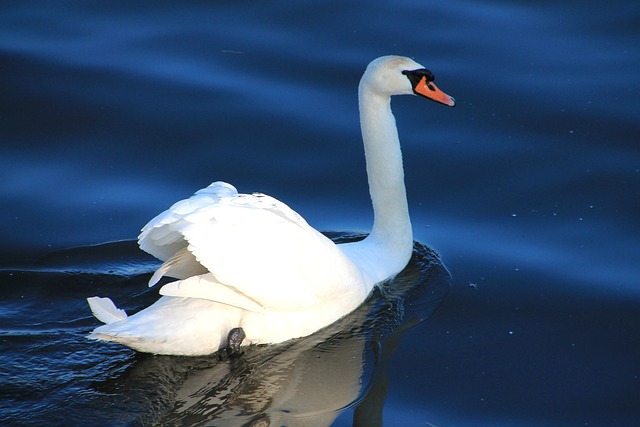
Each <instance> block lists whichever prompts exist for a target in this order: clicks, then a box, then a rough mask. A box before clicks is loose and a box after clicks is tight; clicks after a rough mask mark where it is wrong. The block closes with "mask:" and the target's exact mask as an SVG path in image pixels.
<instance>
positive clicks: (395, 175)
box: [88, 56, 455, 355]
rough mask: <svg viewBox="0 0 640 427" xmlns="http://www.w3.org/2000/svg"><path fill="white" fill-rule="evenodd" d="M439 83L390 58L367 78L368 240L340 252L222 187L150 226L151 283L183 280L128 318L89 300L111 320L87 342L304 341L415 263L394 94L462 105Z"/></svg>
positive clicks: (282, 209)
mask: <svg viewBox="0 0 640 427" xmlns="http://www.w3.org/2000/svg"><path fill="white" fill-rule="evenodd" d="M433 80H434V77H433V74H431V72H430V71H428V70H426V69H425V68H424V67H423V66H422V65H420V64H418V63H416V62H414V61H413V60H412V59H409V58H405V57H400V56H385V57H381V58H378V59H376V60H374V61H373V62H371V63H370V64H369V66H368V67H367V69H366V71H365V73H364V75H363V77H362V79H361V81H360V86H359V91H358V95H359V103H360V125H361V128H362V138H363V141H364V147H365V157H366V163H367V174H368V179H369V191H370V193H371V200H372V203H373V210H374V224H373V230H372V231H371V234H370V235H369V236H368V237H367V238H366V239H364V240H362V241H360V242H355V243H347V244H340V245H336V244H334V243H333V242H332V241H331V240H329V239H328V238H326V237H325V236H324V235H322V234H321V233H319V232H318V231H316V230H314V229H313V228H312V227H310V226H309V225H308V224H307V223H306V222H305V220H304V219H302V217H300V216H299V215H298V214H297V213H296V212H294V211H293V210H292V209H290V208H289V207H288V206H287V205H285V204H284V203H282V202H280V201H278V200H276V199H274V198H272V197H269V196H266V195H263V194H252V195H247V194H238V193H237V191H236V189H235V188H234V187H233V186H231V185H229V184H226V183H223V182H214V183H213V184H211V185H210V186H209V187H207V188H204V189H202V190H200V191H198V192H197V193H195V194H194V195H193V196H192V197H190V198H189V199H186V200H182V201H179V202H178V203H176V204H174V205H173V206H172V207H171V208H169V209H168V210H167V211H165V212H163V213H161V214H160V215H158V216H157V217H155V218H154V219H152V220H151V221H150V222H149V223H148V224H147V225H146V226H145V227H144V228H143V229H142V233H141V234H140V236H139V240H138V241H139V244H140V247H141V248H142V249H143V250H144V251H146V252H148V253H150V254H152V255H153V256H155V257H157V258H159V259H160V260H162V261H164V263H163V264H162V265H161V266H160V268H159V269H158V270H157V272H156V273H155V274H154V275H153V277H152V278H151V280H150V281H149V286H153V285H154V284H155V283H157V281H158V280H159V279H160V278H161V277H162V276H165V275H166V276H169V277H174V278H176V279H180V280H178V281H174V282H171V283H169V284H166V285H165V286H163V287H162V288H161V289H160V294H162V295H164V296H163V297H161V298H160V299H159V300H158V301H157V302H156V303H154V304H153V305H151V306H150V307H148V308H146V309H144V310H142V311H140V312H138V313H136V314H134V315H132V316H129V317H128V316H127V315H126V313H125V312H124V311H123V310H119V309H117V308H116V307H115V305H114V304H113V303H112V302H111V300H109V299H108V298H99V297H92V298H88V301H89V305H90V306H91V310H92V311H93V313H94V315H95V316H96V317H97V318H98V319H99V320H101V321H102V322H105V323H106V325H103V326H100V327H98V328H96V329H95V330H94V331H93V332H92V333H91V335H90V336H89V337H90V338H94V339H98V340H103V341H114V342H117V343H120V344H124V345H126V346H129V347H131V348H133V349H135V350H138V351H142V352H148V353H157V354H173V355H204V354H210V353H213V352H215V351H217V350H218V349H219V348H221V347H226V346H230V347H232V348H234V351H235V350H237V347H238V346H239V345H240V342H241V341H242V339H243V338H244V342H242V345H248V344H258V343H277V342H282V341H285V340H288V339H291V338H296V337H301V336H306V335H309V334H311V333H313V332H315V331H317V330H318V329H320V328H322V327H324V326H327V325H329V324H331V323H333V322H334V321H336V320H337V319H339V318H340V317H342V316H344V315H345V314H347V313H349V312H351V311H352V310H353V309H355V308H356V307H358V306H359V305H360V304H361V303H362V302H363V301H364V300H365V298H366V297H367V296H368V295H369V293H370V292H371V290H372V289H373V287H374V286H375V285H376V284H377V283H380V282H382V281H384V280H386V279H388V278H390V277H392V276H394V275H395V274H397V273H399V272H400V271H401V270H402V269H403V268H404V267H405V266H406V264H407V263H408V262H409V259H410V257H411V253H412V248H413V236H412V231H411V222H410V220H409V212H408V207H407V199H406V194H405V186H404V172H403V167H402V154H401V152H400V142H399V140H398V133H397V130H396V125H395V119H394V117H393V114H392V112H391V108H390V97H391V95H404V94H418V95H422V96H425V97H427V98H430V99H432V100H435V101H437V102H440V103H443V104H445V105H449V106H454V104H455V101H454V99H453V98H451V97H450V96H448V95H446V94H445V93H443V92H442V91H440V90H439V89H438V88H436V86H435V85H434V84H433ZM240 328H241V329H240ZM230 331H233V333H231V334H230Z"/></svg>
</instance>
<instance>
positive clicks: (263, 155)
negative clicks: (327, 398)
mask: <svg viewBox="0 0 640 427" xmlns="http://www.w3.org/2000/svg"><path fill="white" fill-rule="evenodd" d="M638 22H640V10H639V9H638V8H637V7H635V3H633V2H631V1H619V2H614V3H610V4H607V5H606V7H603V5H602V4H601V3H598V2H594V1H587V2H576V1H570V2H562V3H554V2H542V3H540V2H539V3H537V4H530V3H528V2H506V1H498V2H495V1H493V2H491V1H482V2H466V1H452V2H447V3H443V4H430V3H428V2H422V1H407V2H402V4H397V3H396V2H384V1H375V2H368V3H367V4H366V6H365V5H363V4H361V3H358V2H328V3H327V2H323V3H318V4H313V3H298V4H294V5H287V4H266V3H265V4H256V3H253V2H221V3H217V4H207V3H202V2H186V3H185V2H181V3H179V4H178V3H175V4H174V3H170V2H161V3H158V2H136V3H135V4H131V3H130V2H109V3H104V4H90V3H86V2H78V1H63V2H56V3H51V2H42V1H23V2H7V3H4V4H3V5H2V6H0V64H2V66H1V67H0V88H1V90H0V94H1V95H0V170H1V172H0V203H1V206H2V207H3V209H1V210H0V223H1V224H3V226H2V227H0V241H1V242H2V244H0V268H1V269H2V271H1V272H0V277H1V279H0V280H1V281H0V294H1V296H2V298H0V300H1V301H2V304H1V306H0V318H1V319H2V322H1V323H0V352H1V357H2V360H3V365H4V366H6V367H7V369H4V370H2V372H0V378H1V384H2V385H1V386H0V394H1V395H2V399H0V419H2V420H3V421H5V422H6V423H11V424H12V425H13V424H20V423H23V424H26V425H28V424H41V423H46V422H48V421H49V422H53V421H56V422H60V423H62V421H63V420H64V416H68V414H73V417H74V418H72V419H73V420H78V421H79V420H86V419H92V418H93V419H96V420H97V421H96V423H97V424H104V425H113V424H120V425H135V424H136V423H141V424H144V423H147V422H151V421H153V420H157V421H158V420H159V421H166V422H167V423H169V422H175V423H183V424H189V423H191V424H192V425H202V424H203V423H205V424H206V423H207V422H210V423H212V424H213V425H216V421H204V420H211V419H212V418H215V417H216V416H218V415H216V414H218V413H217V412H216V409H215V404H216V402H217V401H216V400H215V399H214V397H215V398H216V399H219V398H220V395H219V394H216V393H217V392H218V391H220V390H231V391H230V392H229V393H231V394H233V393H237V396H245V397H246V396H251V395H252V392H250V390H249V388H246V387H248V385H247V383H246V382H242V381H241V380H242V378H245V377H246V375H245V373H246V370H247V369H248V368H247V366H244V367H242V366H241V367H240V368H238V369H237V370H236V371H235V376H234V375H232V374H229V373H228V372H226V371H221V369H223V367H227V368H229V369H231V367H230V364H227V363H222V364H219V363H218V362H217V361H215V360H209V359H205V360H204V361H203V360H198V361H183V360H174V361H168V360H167V359H166V358H156V357H153V356H149V357H148V356H144V355H136V354H135V353H133V352H130V351H129V350H126V349H121V348H118V347H114V346H109V345H104V344H99V343H95V342H91V341H87V340H85V339H84V336H85V335H86V334H87V333H88V332H89V331H90V330H91V329H92V328H93V327H95V326H96V325H97V321H95V320H94V319H93V318H92V317H91V315H90V312H89V310H88V308H87V306H86V302H85V300H84V298H85V297H87V296H92V295H96V294H98V295H103V296H107V295H108V296H110V297H113V298H114V299H115V300H116V301H117V302H118V304H119V305H122V306H125V307H127V309H129V310H133V311H135V310H136V309H140V308H143V307H144V306H146V305H148V304H149V303H151V302H153V301H154V300H155V298H156V297H157V295H156V294H155V293H154V290H147V289H146V288H145V283H144V282H145V279H146V277H148V274H149V272H150V271H151V270H152V269H153V267H154V266H155V265H156V264H154V261H153V260H151V259H149V258H148V257H146V256H145V255H144V254H141V253H139V252H138V251H137V250H136V248H135V245H134V244H133V243H132V240H133V239H135V238H136V236H137V234H138V232H139V229H140V228H141V226H142V225H144V224H145V223H146V222H147V221H148V220H149V219H150V218H152V217H153V216H155V215H156V214H157V213H159V212H160V211H162V210H163V209H166V208H167V207H168V206H170V205H171V204H172V203H173V202H175V201H177V200H179V199H181V198H185V197H188V196H189V195H190V194H192V193H193V192H194V191H195V190H197V189H199V188H202V187H204V186H206V185H207V184H209V183H210V182H212V181H214V180H226V181H229V182H231V183H233V184H234V185H235V186H236V187H238V189H239V190H240V191H244V192H250V191H262V192H266V193H268V194H271V195H273V196H275V197H277V198H279V199H281V200H284V201H285V202H287V203H288V204H289V205H290V206H291V207H292V208H294V209H296V210H297V211H298V212H299V213H301V214H302V215H303V216H304V217H305V218H306V219H307V220H308V221H309V222H310V223H311V224H313V225H314V226H316V227H317V228H318V229H320V230H339V231H365V232H366V230H367V229H368V228H369V227H370V224H371V220H372V215H371V212H370V203H369V200H368V194H367V188H366V176H365V172H364V160H363V158H362V147H361V144H360V140H359V138H360V136H359V129H358V116H357V98H356V88H357V84H358V80H359V78H360V76H361V74H362V71H363V70H364V67H365V66H366V64H367V63H368V62H369V61H370V60H371V59H373V58H375V57H377V56H380V55H384V54H403V55H408V56H411V57H413V58H415V59H416V60H417V61H418V62H420V63H422V64H424V65H425V66H427V67H428V68H430V69H431V70H432V71H433V72H434V73H435V75H436V78H437V83H438V85H439V87H440V88H441V89H443V90H444V91H446V92H447V93H449V94H451V95H452V96H454V97H455V98H456V100H457V102H458V105H457V106H456V108H455V109H447V108H444V107H440V106H437V105H435V104H432V103H426V102H424V100H421V99H418V98H415V97H401V98H398V99H394V101H393V108H394V112H395V113H396V117H397V121H398V127H399V131H400V137H401V141H402V144H403V152H404V157H405V169H406V179H407V191H408V195H409V200H410V209H411V213H412V220H413V221H412V222H413V226H414V233H415V238H416V240H417V241H419V242H422V243H423V244H427V245H428V246H430V247H432V248H434V249H436V250H437V251H438V252H439V253H440V254H441V256H442V261H443V263H444V265H445V266H446V269H447V270H448V271H449V272H451V290H450V291H449V292H448V296H447V297H446V299H444V302H442V300H439V304H440V305H439V309H438V310H437V311H436V313H435V315H432V316H427V315H424V316H418V317H420V318H421V319H422V318H424V321H422V322H418V324H417V325H414V324H413V323H411V322H410V321H409V319H410V318H411V316H409V317H405V316H404V315H399V316H398V318H395V320H393V319H387V320H389V323H384V322H383V324H385V325H386V326H385V327H383V332H381V333H380V336H382V337H383V338H381V339H379V340H376V339H375V338H374V337H373V335H374V334H369V335H367V334H362V335H358V333H355V334H352V335H354V336H355V337H356V338H357V337H360V338H362V339H356V340H355V341H356V342H357V343H358V345H362V346H363V347H362V349H359V350H358V351H357V353H358V354H360V355H362V360H363V362H362V363H360V364H356V365H357V366H359V367H360V368H361V370H362V371H361V372H360V374H359V377H360V378H364V380H363V384H369V385H370V388H366V387H364V388H362V389H358V390H357V392H356V393H355V394H356V396H355V397H353V401H352V404H351V405H350V406H349V405H348V408H344V409H343V410H340V411H338V410H336V408H335V407H334V406H332V405H329V404H327V405H325V406H326V407H327V408H331V410H330V411H329V414H330V415H328V416H327V418H326V420H324V421H323V422H324V424H325V425H326V424H327V422H329V423H331V421H327V420H330V419H331V418H332V417H333V418H335V420H334V421H333V424H334V425H352V424H356V425H357V424H358V422H361V423H365V421H358V420H363V419H365V418H361V417H362V416H363V413H364V409H360V410H356V408H366V407H367V406H366V405H360V406H358V402H360V403H362V402H365V401H366V402H368V404H371V405H372V407H373V408H375V410H376V411H378V412H377V414H378V415H377V416H378V418H376V419H377V420H378V421H376V422H382V423H383V424H384V425H390V426H394V425H425V424H426V425H429V424H431V425H438V426H466V425H468V426H478V425H487V426H489V425H490V426H500V425H517V426H523V425H544V426H578V425H580V426H583V425H617V426H625V425H629V426H631V425H635V423H636V422H637V419H638V418H639V417H640V411H639V410H638V408H640V383H639V382H640V379H639V376H640V369H639V367H638V366H639V365H638V363H637V360H638V359H639V357H640V327H638V321H637V320H638V318H639V316H640V309H639V308H638V307H639V306H640V305H639V304H640V283H639V282H638V277H640V274H639V273H640V268H639V267H638V265H640V262H639V261H640V259H638V254H639V253H640V243H639V242H640V239H639V237H640V229H639V222H638V218H639V214H640V210H639V208H638V206H640V205H639V204H638V203H637V200H638V196H639V195H640V152H639V151H640V150H639V148H638V143H637V141H638V135H639V134H640V108H639V107H640V106H639V104H638V98H639V95H640V88H639V85H638V81H637V70H638V69H640V53H639V51H638V46H640V43H639V41H640V34H639V33H638V30H637V27H638V25H637V24H638ZM110 242H117V243H110ZM118 242H119V243H118ZM419 283H423V286H422V288H423V289H431V288H430V286H432V285H434V282H432V281H430V280H426V281H422V282H420V281H419ZM437 283H441V282H440V281H437V280H436V281H435V284H437ZM447 283H448V282H447ZM411 295H412V294H411V293H408V294H406V293H405V294H402V298H400V301H401V302H402V304H401V305H402V306H403V307H407V306H410V304H412V302H411ZM380 298H381V299H380V300H378V301H386V300H385V297H384V296H380ZM416 298H417V300H416V301H417V302H416V303H417V304H418V306H420V307H423V306H425V301H429V300H428V298H427V299H425V298H426V297H425V294H424V293H420V292H418V293H417V294H416ZM374 305H375V304H374ZM435 305H437V304H435ZM426 306H429V307H432V306H430V305H429V304H426ZM433 309H434V310H435V307H433ZM408 313H411V310H410V309H409V310H408ZM369 314H371V316H369ZM378 317H379V312H378V311H375V310H373V311H368V312H367V316H364V318H367V319H376V318H378ZM406 322H409V323H408V325H410V326H408V327H407V328H402V326H401V325H402V324H404V323H406ZM411 326H414V327H411ZM345 328H346V327H345ZM394 328H396V329H394ZM397 328H400V329H399V330H400V331H401V332H400V333H397V334H396V333H395V332H394V331H395V330H397ZM393 337H398V338H397V339H396V338H393ZM315 339H320V340H322V339H325V340H328V341H321V342H323V343H325V344H323V345H330V344H326V343H330V342H331V336H317V337H313V338H309V341H306V344H305V342H302V343H298V344H297V347H296V348H293V349H266V350H260V349H257V350H255V353H252V354H250V355H249V357H248V364H249V366H253V365H251V364H252V363H258V362H257V361H259V360H262V359H261V358H264V357H267V358H269V357H271V353H270V352H271V351H273V364H272V365H270V368H265V369H264V370H263V371H260V372H257V373H256V374H255V375H256V376H255V377H253V378H255V383H254V384H260V378H268V377H270V376H273V377H274V378H275V374H274V373H273V370H270V369H271V368H277V367H279V366H280V367H282V366H306V365H304V363H306V362H305V360H307V359H306V358H305V356H303V354H313V352H314V351H315V350H309V349H307V348H306V347H305V345H307V344H310V343H311V342H314V341H313V340H315ZM349 339H350V338H346V339H345V341H338V343H337V344H335V346H333V347H331V351H328V352H327V354H331V355H333V356H335V357H336V358H337V359H335V360H340V359H339V358H340V357H341V355H342V356H344V353H342V352H341V351H338V350H336V349H348V350H349V349H350V351H353V348H354V347H353V345H352V344H349V342H350V341H349ZM344 342H346V343H344ZM385 342H386V343H390V344H384V343H385ZM340 343H343V344H340ZM323 345H320V348H324V347H323ZM312 347H313V346H312ZM373 348H379V349H381V350H380V352H379V354H378V356H376V354H375V352H374V350H373ZM385 348H386V349H390V348H392V349H393V351H388V350H387V353H385ZM298 350H299V351H298ZM252 351H254V350H252ZM308 351H311V353H305V352H308ZM383 353H385V354H388V356H384V355H382V354H383ZM313 355H314V356H315V354H313ZM381 355H382V356H381ZM280 358H283V359H280ZM312 359H313V358H312ZM270 360H272V359H270ZM279 360H282V361H281V362H279ZM292 360H299V362H298V363H300V364H299V365H296V364H293V363H292V362H291V361H292ZM258 365H259V363H258ZM261 366H262V365H261ZM314 366H320V367H322V366H324V367H325V368H326V367H327V366H331V364H330V363H326V364H323V363H321V364H319V365H314ZM225 369H226V368H225ZM354 369H355V368H354ZM354 369H351V370H347V371H350V372H351V373H352V374H353V373H354ZM192 371H196V372H198V373H201V374H202V375H193V376H191V375H189V374H187V373H186V372H192ZM258 371H259V370H258ZM294 371H295V369H294ZM158 372H161V373H163V374H157V373H158ZM229 372H230V371H229ZM251 372H253V373H255V372H256V370H255V369H254V370H252V371H251ZM291 372H293V371H291ZM356 372H357V370H356ZM368 374H369V376H367V375H368ZM225 375H226V376H225ZM243 375H245V377H243ZM247 375H248V374H247ZM261 375H262V376H261ZM355 376H356V377H357V376H358V375H355ZM150 378H154V379H157V381H158V383H157V387H154V386H153V381H151V380H150ZM185 378H186V380H185ZM224 378H227V379H228V380H229V379H231V378H233V379H234V380H238V382H237V383H234V384H230V385H228V387H227V388H224V387H222V386H221V385H220V384H223V382H224V381H223V379H224ZM281 378H289V377H288V376H287V375H284V374H283V375H282V376H281ZM366 378H383V381H382V382H376V381H377V380H376V381H373V380H366ZM189 379H192V380H193V381H195V382H197V381H202V384H201V385H200V386H195V385H193V384H195V383H194V382H189V381H188V380H189ZM215 379H220V381H218V382H216V381H214V380H215ZM309 383H313V381H311V380H309ZM184 384H187V386H188V387H194V388H193V390H196V391H198V390H200V391H201V392H202V393H204V394H202V393H201V394H197V393H196V395H198V396H205V397H207V398H210V399H213V400H210V401H209V403H210V405H209V406H207V408H206V409H203V408H201V407H199V406H197V405H195V404H194V405H195V406H194V405H191V406H190V405H189V404H188V403H185V402H187V401H188V399H186V398H185V397H184V395H181V394H180V392H185V393H187V395H189V393H191V394H190V395H193V393H192V392H189V390H191V389H189V388H188V387H186V388H185V387H183V385H184ZM189 384H191V385H189ZM198 384H200V383H198ZM212 384H216V386H215V387H214V385H212ZM374 384H383V385H384V388H385V393H384V396H385V398H384V404H382V403H379V402H374V400H372V399H369V400H367V399H366V397H367V396H381V395H382V394H379V393H377V392H374V391H373V390H374ZM207 387H208V388H207ZM243 387H245V388H243ZM346 395H349V392H347V393H346V394H345V396H346ZM350 396H353V393H351V394H350ZM345 399H347V397H345ZM312 400H313V399H312ZM347 400H348V399H347ZM34 402H37V404H36V403H34ZM372 402H374V403H372ZM34 405H35V406H34ZM267 406H268V405H267ZM137 407H139V408H143V410H141V411H137V410H135V409H133V408H137ZM220 407H222V406H220ZM275 407H277V406H272V407H271V408H275ZM185 408H192V409H193V408H195V412H197V413H199V414H200V415H201V417H200V418H198V417H196V418H180V416H181V415H180V414H183V413H185V411H186V413H190V412H189V410H188V409H185ZM198 408H200V409H202V410H200V409H198ZM212 408H214V409H212ZM98 409H99V410H98ZM198 411H200V412H198ZM249 412H250V411H249ZM262 412H264V411H262ZM262 412H260V411H257V412H256V414H257V413H262ZM321 412H322V411H321ZM222 413H223V412H220V414H222ZM150 414H151V415H150ZM203 414H204V415H203ZM220 416H221V417H222V415H220ZM145 417H146V418H145ZM154 417H155V418H154ZM207 417H208V418H207ZM271 418H273V419H274V420H275V419H276V418H275V417H271ZM221 419H222V418H221ZM316 419H317V420H320V419H322V416H320V418H316ZM52 420H53V421H52ZM232 420H236V421H237V419H234V418H232ZM372 420H373V418H369V419H366V422H369V423H372V422H373V421H372ZM250 421H251V420H248V419H243V420H242V422H250ZM252 421H253V422H256V423H257V422H259V421H260V420H259V419H256V420H252ZM318 422H320V421H318ZM365 425H367V424H365Z"/></svg>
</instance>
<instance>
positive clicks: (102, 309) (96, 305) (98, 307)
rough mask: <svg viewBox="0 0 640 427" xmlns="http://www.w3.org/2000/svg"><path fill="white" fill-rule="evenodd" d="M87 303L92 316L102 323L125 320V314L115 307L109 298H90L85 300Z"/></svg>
mask: <svg viewBox="0 0 640 427" xmlns="http://www.w3.org/2000/svg"><path fill="white" fill-rule="evenodd" d="M87 302H88V303H89V307H91V312H93V315H94V316H96V318H97V319H98V320H99V321H101V322H103V323H106V324H109V323H113V322H118V321H120V320H124V319H126V318H127V313H126V312H125V311H124V310H121V309H119V308H118V307H116V306H115V304H114V303H113V301H111V300H110V299H109V298H100V297H91V298H87Z"/></svg>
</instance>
